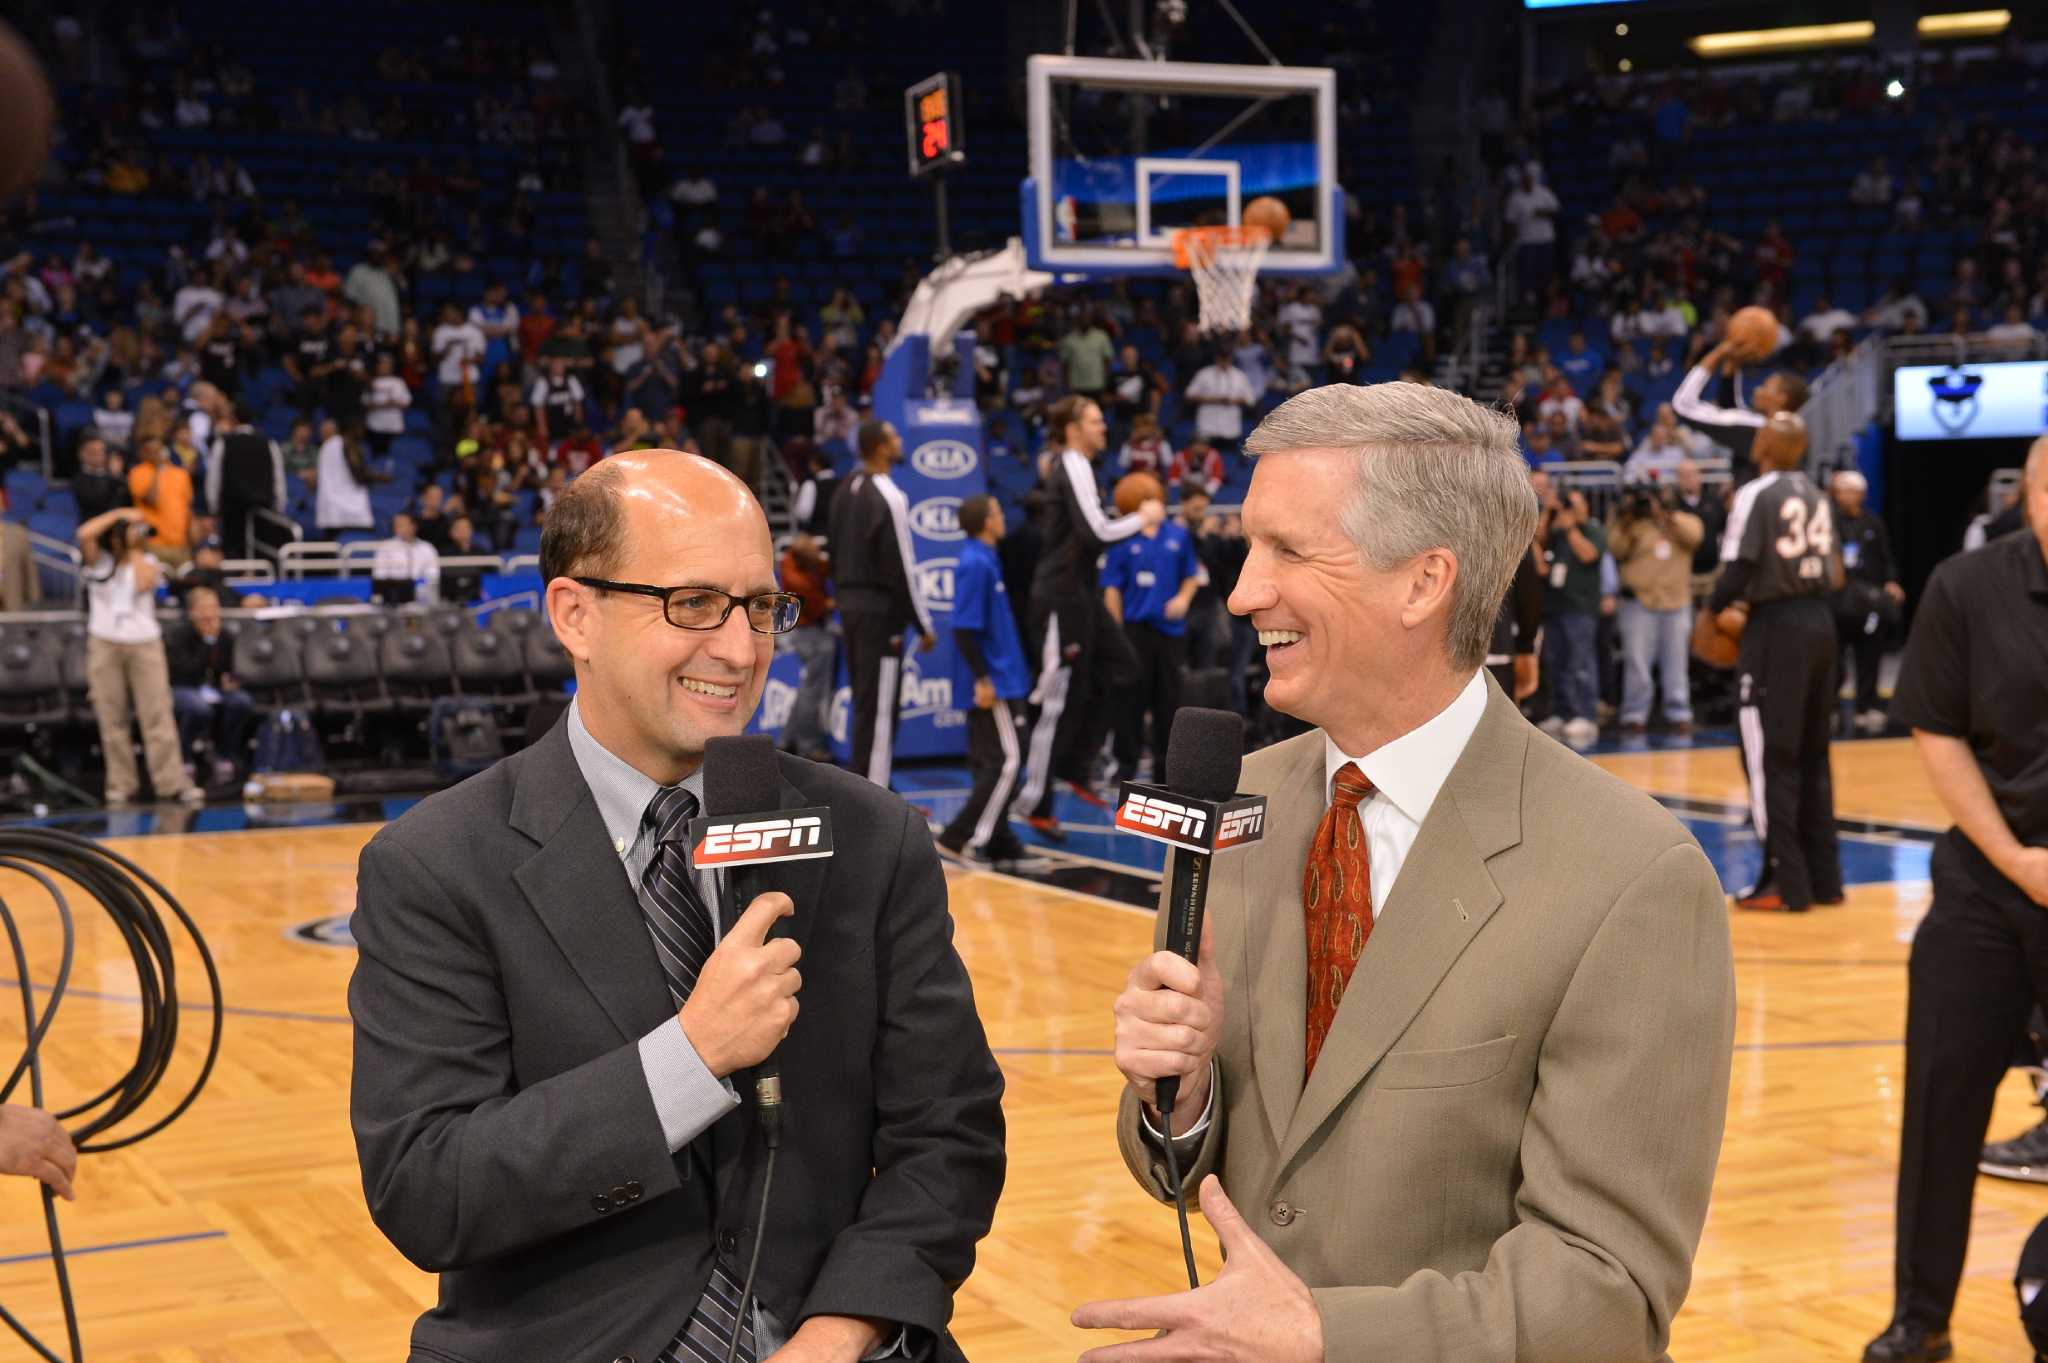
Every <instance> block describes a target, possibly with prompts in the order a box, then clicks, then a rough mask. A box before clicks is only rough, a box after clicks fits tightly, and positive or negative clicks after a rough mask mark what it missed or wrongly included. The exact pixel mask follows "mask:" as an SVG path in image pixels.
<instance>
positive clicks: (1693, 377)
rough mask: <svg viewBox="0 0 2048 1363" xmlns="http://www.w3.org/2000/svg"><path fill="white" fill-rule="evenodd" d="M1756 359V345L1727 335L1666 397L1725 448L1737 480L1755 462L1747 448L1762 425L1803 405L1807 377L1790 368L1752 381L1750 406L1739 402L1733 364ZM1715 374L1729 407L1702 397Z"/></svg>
mask: <svg viewBox="0 0 2048 1363" xmlns="http://www.w3.org/2000/svg"><path fill="white" fill-rule="evenodd" d="M1744 311H1747V309H1744ZM1739 315H1740V314H1738V316H1739ZM1774 325H1775V324H1774ZM1760 358H1762V356H1761V355H1759V354H1758V353H1757V351H1756V350H1755V348H1753V347H1745V346H1741V345H1739V344H1738V343H1737V342H1736V341H1735V340H1734V339H1733V338H1732V337H1731V338H1730V339H1728V340H1725V341H1723V342H1721V344H1719V345H1717V346H1715V347H1714V348H1713V349H1712V350H1709V351H1708V352H1707V353H1706V354H1705V355H1703V356H1701V357H1700V362H1699V363H1698V364H1696V365H1694V366H1693V367H1692V369H1691V370H1690V371H1689V372H1688V373H1687V374H1686V376H1685V382H1683V383H1681V384H1679V385H1678V392H1677V393H1675V394H1673V395H1672V398H1671V408H1672V410H1673V411H1675V412H1676V413H1678V418H1679V420H1681V421H1683V422H1685V423H1686V424H1687V425H1688V426H1691V427H1693V428H1695V429H1696V430H1699V431H1702V432H1704V433H1705V434H1706V435H1707V437H1708V438H1709V439H1711V440H1713V441H1715V442H1717V443H1719V444H1722V445H1726V446H1727V447H1728V453H1729V456H1730V461H1731V463H1732V464H1733V466H1734V471H1735V479H1736V481H1737V482H1738V483H1739V482H1742V481H1744V480H1745V479H1746V478H1747V477H1748V475H1749V474H1750V473H1751V472H1752V470H1753V468H1754V466H1755V464H1756V457H1755V455H1754V453H1753V452H1752V450H1751V448H1750V446H1751V442H1753V441H1754V440H1755V439H1756V433H1757V432H1758V431H1759V430H1761V429H1762V428H1763V425H1764V423H1765V422H1766V421H1769V420H1770V419H1771V418H1772V417H1774V416H1776V415H1777V414H1778V413H1780V412H1796V411H1798V410H1799V409H1800V408H1801V407H1804V406H1805V405H1806V393H1807V389H1806V380H1805V379H1802V378H1800V377H1799V376H1798V375H1797V374H1795V373H1793V372H1792V371H1791V370H1789V369H1780V370H1779V371H1778V372H1777V373H1775V374H1773V375H1771V376H1770V377H1769V378H1767V379H1765V380H1764V381H1763V382H1762V383H1761V384H1759V385H1757V390H1756V392H1755V393H1754V394H1752V395H1751V397H1750V402H1749V406H1747V407H1744V406H1743V405H1742V397H1741V381H1740V380H1739V379H1738V378H1736V377H1735V365H1736V364H1737V363H1738V362H1740V361H1743V360H1748V359H1760ZM1724 366H1725V369H1724ZM1716 373H1722V374H1723V375H1724V377H1726V378H1727V380H1728V381H1727V383H1726V384H1724V385H1723V388H1724V390H1726V392H1727V395H1728V396H1730V397H1731V398H1732V400H1733V402H1734V404H1735V405H1734V406H1729V407H1724V406H1720V405H1718V404H1716V403H1713V402H1709V401H1708V400H1707V397H1706V392H1707V386H1708V385H1709V384H1711V383H1712V382H1713V381H1714V377H1715V375H1716Z"/></svg>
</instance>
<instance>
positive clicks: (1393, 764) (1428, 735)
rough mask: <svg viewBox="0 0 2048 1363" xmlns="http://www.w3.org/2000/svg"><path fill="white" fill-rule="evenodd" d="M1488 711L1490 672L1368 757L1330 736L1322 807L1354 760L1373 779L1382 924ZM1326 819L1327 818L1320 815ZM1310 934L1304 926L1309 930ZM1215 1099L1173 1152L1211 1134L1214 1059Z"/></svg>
mask: <svg viewBox="0 0 2048 1363" xmlns="http://www.w3.org/2000/svg"><path fill="white" fill-rule="evenodd" d="M1485 714H1486V675H1485V673H1483V672H1474V673H1473V674H1472V680H1471V681H1468V682H1466V683H1465V689H1464V690H1462V691H1460V692H1458V695H1457V698H1456V699H1454V700H1453V701H1452V702H1451V703H1450V704H1449V705H1446V706H1445V707H1444V708H1443V709H1441V710H1439V711H1437V713H1436V715H1435V717H1434V718H1432V719H1430V720H1428V721H1427V722H1425V723H1423V724H1420V725H1417V726H1416V727H1415V728H1413V729H1410V730H1409V731H1408V732H1407V733H1405V734H1402V735H1401V736H1400V737H1399V738H1397V739H1395V740H1393V741H1392V742H1391V743H1383V744H1381V745H1380V746H1379V747H1377V748H1375V749H1374V750H1373V751H1372V752H1370V753H1368V754H1367V755H1366V756H1364V757H1353V756H1351V755H1350V754H1348V753H1346V752H1345V751H1344V750H1343V749H1342V748H1340V747H1338V746H1337V745H1336V743H1335V742H1333V741H1332V740H1331V738H1330V736H1329V734H1327V733H1325V734H1324V735H1323V810H1324V812H1325V813H1327V812H1329V808H1330V805H1331V804H1332V803H1333V802H1335V800H1336V798H1337V773H1338V771H1340V770H1341V769H1342V768H1343V766H1344V764H1345V763H1347V762H1356V763H1357V764H1358V769H1359V770H1360V771H1362V772H1364V773H1365V779H1366V780H1368V781H1370V782H1372V786H1373V790H1372V794H1371V795H1369V796H1367V797H1366V798H1365V799H1364V800H1363V801H1362V802H1361V803H1360V804H1359V806H1358V816H1359V822H1361V823H1362V824H1364V825H1365V854H1366V862H1367V865H1368V867H1369V868H1370V870H1371V879H1372V918H1373V921H1374V922H1375V923H1377V922H1378V921H1379V918H1380V910H1381V909H1383V908H1385V907H1386V903H1387V895H1388V894H1390V893H1391V892H1392V891H1393V888H1394V882H1395V881H1396V880H1398V879H1400V877H1401V867H1402V866H1403V865H1404V864H1405V863H1406V862H1407V860H1408V854H1409V853H1410V852H1412V851H1414V850H1415V839H1416V838H1417V837H1418V836H1419V835H1420V834H1421V832H1422V821H1423V820H1424V819H1426V818H1428V817H1429V811H1430V807H1431V806H1433V805H1435V804H1436V797H1437V794H1438V792H1440V791H1441V790H1443V788H1444V782H1445V781H1447V780H1449V779H1450V775H1451V768H1453V767H1455V766H1457V765H1458V759H1459V758H1460V757H1462V756H1464V753H1465V745H1466V744H1468V743H1470V742H1471V741H1472V735H1473V733H1474V732H1475V731H1476V730H1477V729H1478V728H1479V721H1480V718H1481V717H1482V716H1484V715H1485ZM1318 817H1319V818H1320V816H1318ZM1304 930H1305V929H1304ZM1210 1076H1211V1082H1210V1084H1209V1098H1208V1101H1207V1102H1206V1103H1205V1104H1204V1105H1203V1107H1202V1115H1201V1117H1200V1119H1199V1120H1197V1121H1196V1122H1195V1124H1194V1125H1193V1126H1191V1127H1189V1128H1188V1129H1187V1130H1186V1131H1185V1132H1183V1133H1182V1134H1181V1135H1179V1136H1176V1137H1174V1142H1173V1148H1174V1153H1176V1154H1180V1155H1190V1156H1191V1155H1192V1154H1193V1153H1194V1151H1195V1150H1196V1149H1197V1148H1198V1147H1199V1146H1200V1145H1201V1141H1202V1137H1203V1136H1204V1135H1206V1134H1207V1133H1208V1130H1209V1122H1210V1119H1211V1118H1213V1117H1214V1116H1215V1113H1216V1085H1215V1082H1214V1076H1215V1062H1214V1061H1211V1062H1210ZM1138 1121H1139V1123H1140V1125H1141V1126H1142V1127H1143V1128H1144V1130H1145V1133H1146V1134H1147V1135H1148V1136H1150V1137H1151V1138H1152V1139H1153V1140H1154V1141H1155V1142H1162V1141H1164V1139H1165V1137H1164V1136H1163V1135H1162V1134H1161V1132H1160V1131H1159V1129H1158V1128H1157V1127H1156V1126H1154V1125H1153V1124H1152V1118H1151V1115H1150V1114H1149V1113H1148V1112H1146V1111H1145V1109H1143V1108H1140V1109H1139V1110H1138Z"/></svg>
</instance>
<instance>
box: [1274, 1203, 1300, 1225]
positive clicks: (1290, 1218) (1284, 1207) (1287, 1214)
mask: <svg viewBox="0 0 2048 1363" xmlns="http://www.w3.org/2000/svg"><path fill="white" fill-rule="evenodd" d="M1272 1210H1273V1224H1274V1225H1276V1226H1291V1225H1293V1224H1294V1218H1295V1215H1296V1213H1295V1209H1294V1207H1293V1205H1292V1204H1290V1203H1289V1202H1288V1201H1287V1199H1286V1198H1284V1197H1283V1198H1281V1199H1280V1200H1279V1201H1277V1202H1275V1203H1274V1204H1273V1209H1272Z"/></svg>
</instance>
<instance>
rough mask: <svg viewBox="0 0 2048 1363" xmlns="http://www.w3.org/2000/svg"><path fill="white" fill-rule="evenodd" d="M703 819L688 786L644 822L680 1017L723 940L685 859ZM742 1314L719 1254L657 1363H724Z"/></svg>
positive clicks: (663, 953)
mask: <svg viewBox="0 0 2048 1363" xmlns="http://www.w3.org/2000/svg"><path fill="white" fill-rule="evenodd" d="M696 817H697V797H696V796H694V795H692V794H690V792H689V791H687V790H684V789H683V788H682V787H681V786H663V787H662V788H661V789H660V790H658V791H656V792H655V795H654V798H653V799H652V800H650V801H648V803H647V813H646V816H645V818H644V819H643V821H642V826H643V827H644V828H650V829H652V830H653V832H654V837H655V847H654V859H653V860H652V861H650V862H648V863H647V869H646V871H644V872H643V873H642V874H641V877H640V907H641V911H642V912H643V913H644V914H645V915H646V918H647V931H648V934H649V935H650V936H651V937H653V938H654V952H655V955H656V956H658V957H659V958H660V960H661V973H662V975H663V977H664V978H666V979H667V981H668V993H669V998H670V999H671V1000H673V1001H674V1003H675V1006H676V1008H677V1009H678V1010H680V1009H681V1008H682V1006H683V1001H684V1000H685V999H687V998H689V997H690V990H691V989H692V988H694V987H695V986H696V983H697V976H698V974H699V973H700V972H701V971H702V970H703V969H704V962H705V961H707V960H709V959H710V958H711V948H712V945H713V942H714V941H715V940H716V934H715V931H714V925H713V923H712V918H711V910H710V909H709V908H708V907H706V905H705V903H704V898H703V896H702V895H700V894H699V893H698V892H697V882H696V878H695V876H693V875H692V874H691V871H690V858H689V854H688V852H687V851H685V847H686V840H687V839H688V837H689V826H690V820H692V819H694V818H696ZM757 1233H758V1232H757ZM739 1309H740V1282H739V1279H738V1277H737V1276H735V1275H734V1273H733V1271H732V1269H731V1268H730V1267H729V1266H728V1265H727V1264H726V1262H725V1256H724V1255H723V1254H718V1255H716V1256H715V1257H714V1258H713V1259H712V1261H711V1281H710V1282H709V1283H707V1284H705V1287H704V1295H703V1296H702V1297H701V1298H699V1299H698V1301H697V1309H696V1310H695V1311H693V1312H691V1314H690V1318H689V1320H687V1321H685V1322H684V1323H683V1328H682V1329H681V1330H679V1331H677V1332H676V1337H675V1338H674V1339H673V1340H671V1341H670V1342H669V1345H668V1347H667V1348H665V1349H663V1350H662V1351H661V1352H660V1353H659V1354H658V1355H656V1356H655V1363H725V1351H726V1349H727V1348H728V1347H729V1346H730V1345H731V1343H732V1336H733V1327H734V1324H735V1322H736V1320H737V1317H738V1313H739ZM739 1335H740V1347H739V1354H738V1357H739V1359H740V1360H741V1363H754V1360H755V1353H754V1323H753V1322H752V1321H751V1320H749V1321H747V1322H746V1323H745V1324H744V1325H742V1326H741V1328H740V1332H739Z"/></svg>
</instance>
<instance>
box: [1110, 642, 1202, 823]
mask: <svg viewBox="0 0 2048 1363" xmlns="http://www.w3.org/2000/svg"><path fill="white" fill-rule="evenodd" d="M1124 639H1125V641H1126V642H1128V643H1129V644H1130V646H1131V654H1132V656H1133V657H1135V658H1136V659H1137V662H1138V679H1137V681H1136V682H1135V683H1134V684H1133V685H1132V686H1130V687H1129V688H1127V689H1126V690H1124V691H1123V692H1121V693H1120V695H1119V698H1120V699H1121V700H1122V702H1123V704H1122V705H1121V706H1120V707H1119V710H1120V712H1119V714H1118V715H1117V726H1116V765H1117V769H1118V770H1119V771H1121V772H1125V773H1130V772H1134V771H1136V770H1137V767H1138V753H1139V750H1140V749H1141V748H1142V747H1143V746H1144V742H1145V715H1146V712H1147V711H1149V712H1151V715H1152V730H1151V744H1152V779H1153V780H1154V781H1157V782H1159V783H1160V784H1162V785H1163V784H1165V782H1166V738H1167V735H1168V734H1169V733H1170V732H1171V731H1172V729H1173V716H1174V712H1175V711H1177V710H1179V709H1180V682H1181V675H1182V672H1183V670H1184V669H1185V667H1186V665H1187V652H1188V641H1187V638H1186V636H1184V635H1179V634H1167V633H1165V632H1164V631H1162V630H1160V629H1158V628H1156V627H1154V626H1152V625H1147V624H1126V625H1125V626H1124Z"/></svg>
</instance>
